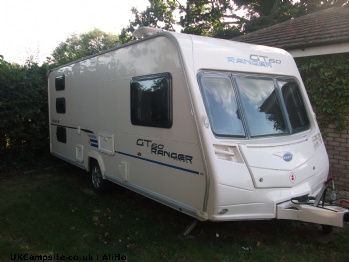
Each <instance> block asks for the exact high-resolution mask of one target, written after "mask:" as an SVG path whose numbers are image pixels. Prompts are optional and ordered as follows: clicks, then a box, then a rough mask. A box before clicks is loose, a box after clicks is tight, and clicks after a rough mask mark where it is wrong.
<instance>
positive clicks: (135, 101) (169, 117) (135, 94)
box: [130, 72, 173, 128]
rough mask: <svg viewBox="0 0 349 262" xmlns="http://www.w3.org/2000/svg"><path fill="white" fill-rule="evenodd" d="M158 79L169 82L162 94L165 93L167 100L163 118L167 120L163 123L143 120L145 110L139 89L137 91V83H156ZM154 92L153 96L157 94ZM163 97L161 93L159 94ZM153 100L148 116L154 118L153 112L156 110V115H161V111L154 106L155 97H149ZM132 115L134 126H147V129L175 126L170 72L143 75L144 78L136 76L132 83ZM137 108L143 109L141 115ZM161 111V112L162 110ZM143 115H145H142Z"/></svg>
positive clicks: (149, 106)
mask: <svg viewBox="0 0 349 262" xmlns="http://www.w3.org/2000/svg"><path fill="white" fill-rule="evenodd" d="M157 79H165V80H166V82H167V85H166V87H164V90H162V92H164V93H165V98H166V99H165V100H166V103H164V104H163V105H165V108H166V109H167V110H165V112H166V113H165V114H164V115H163V117H164V118H165V119H164V120H163V121H156V120H154V119H153V120H149V119H147V120H142V119H141V118H142V116H143V114H144V112H143V111H142V110H145V109H144V108H142V107H141V106H142V101H141V100H140V99H142V98H139V97H140V96H139V93H140V92H139V91H140V90H139V89H138V90H137V87H136V86H135V83H140V82H145V81H156V80H157ZM161 81H162V80H161ZM155 93H156V92H154V93H153V94H155ZM158 94H160V95H161V93H158ZM147 97H148V98H150V100H151V104H150V105H148V109H151V110H149V111H151V112H149V111H148V114H149V115H150V116H151V117H152V118H153V112H154V110H153V109H155V113H159V110H158V109H156V108H155V107H154V105H153V102H154V101H155V100H153V98H154V97H153V96H151V95H150V96H147ZM130 100H131V101H130V111H131V112H130V114H131V123H132V125H137V126H147V127H157V128H171V127H172V124H173V106H172V101H173V96H172V75H171V74H170V73H169V72H164V73H158V74H151V75H143V76H136V77H132V78H131V81H130ZM136 107H137V108H138V109H141V111H142V112H141V113H140V111H139V110H136ZM160 111H161V110H160ZM142 113H143V114H142Z"/></svg>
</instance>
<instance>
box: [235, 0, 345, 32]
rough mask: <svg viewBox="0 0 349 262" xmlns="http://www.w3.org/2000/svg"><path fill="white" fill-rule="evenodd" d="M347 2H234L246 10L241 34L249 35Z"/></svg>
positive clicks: (279, 0)
mask: <svg viewBox="0 0 349 262" xmlns="http://www.w3.org/2000/svg"><path fill="white" fill-rule="evenodd" d="M348 2H349V1H348V0H325V1H323V0H300V1H297V2H295V1H293V0H263V1H262V0H234V3H235V4H236V5H237V6H238V7H239V8H242V9H245V10H246V17H245V19H244V21H241V22H242V24H243V27H242V29H243V30H242V33H250V32H253V31H256V30H258V29H262V28H264V27H268V26H271V25H274V24H278V23H281V22H285V21H288V20H290V19H292V18H295V17H299V16H302V15H305V14H309V13H312V12H316V11H319V10H322V9H325V8H329V7H331V6H343V5H345V4H347V3H348Z"/></svg>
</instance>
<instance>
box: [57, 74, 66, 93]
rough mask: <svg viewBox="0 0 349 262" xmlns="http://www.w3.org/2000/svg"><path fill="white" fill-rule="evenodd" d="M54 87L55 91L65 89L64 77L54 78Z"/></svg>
mask: <svg viewBox="0 0 349 262" xmlns="http://www.w3.org/2000/svg"><path fill="white" fill-rule="evenodd" d="M55 85H56V90H57V91H60V90H64V89H65V77H64V75H58V76H56V80H55Z"/></svg>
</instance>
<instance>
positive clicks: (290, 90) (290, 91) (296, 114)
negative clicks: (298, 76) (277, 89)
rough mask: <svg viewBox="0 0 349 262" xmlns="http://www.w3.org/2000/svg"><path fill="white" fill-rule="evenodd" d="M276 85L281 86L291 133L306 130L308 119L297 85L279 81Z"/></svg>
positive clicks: (291, 82)
mask: <svg viewBox="0 0 349 262" xmlns="http://www.w3.org/2000/svg"><path fill="white" fill-rule="evenodd" d="M278 83H279V85H280V86H281V91H282V97H283V99H284V102H285V106H286V109H287V113H288V117H289V120H290V123H291V127H292V132H297V131H300V130H304V129H307V128H308V127H309V119H308V116H307V113H306V111H305V107H304V103H303V100H302V96H301V93H300V90H299V87H298V85H297V84H296V83H295V82H294V81H285V80H280V79H279V81H278Z"/></svg>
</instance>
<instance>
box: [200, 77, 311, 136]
mask: <svg viewBox="0 0 349 262" xmlns="http://www.w3.org/2000/svg"><path fill="white" fill-rule="evenodd" d="M199 83H200V87H201V92H202V94H203V99H204V102H205V107H206V111H207V113H208V117H209V119H210V123H211V128H212V131H213V132H214V134H215V135H216V136H236V137H258V136H271V135H285V134H290V133H297V132H300V131H302V130H305V129H307V128H309V119H308V117H307V114H306V110H305V106H304V103H303V100H302V97H301V92H300V90H299V87H298V85H297V83H296V82H295V81H294V80H293V79H288V78H281V77H280V78H277V77H272V76H257V75H244V74H228V73H227V74H225V73H200V74H199Z"/></svg>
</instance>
